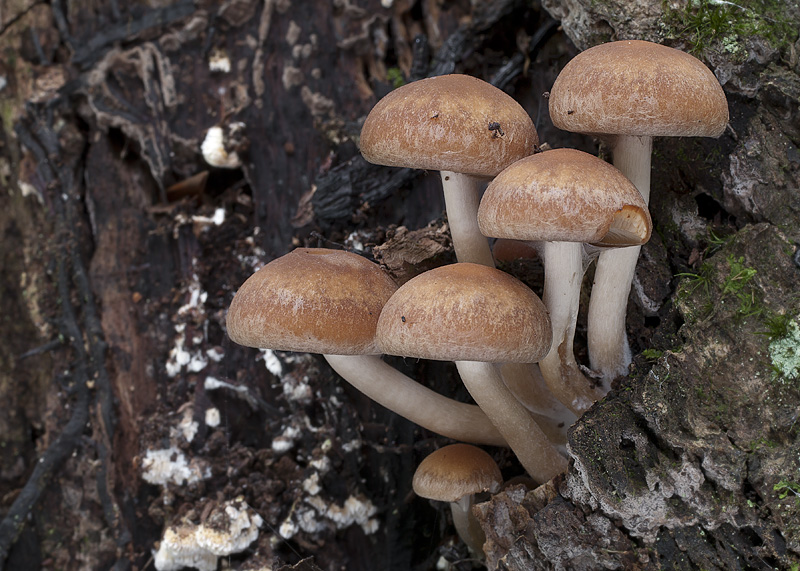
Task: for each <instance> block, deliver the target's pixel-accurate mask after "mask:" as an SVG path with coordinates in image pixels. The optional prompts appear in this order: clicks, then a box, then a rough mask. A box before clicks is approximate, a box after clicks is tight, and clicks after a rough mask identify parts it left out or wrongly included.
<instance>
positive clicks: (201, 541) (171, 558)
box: [154, 500, 263, 571]
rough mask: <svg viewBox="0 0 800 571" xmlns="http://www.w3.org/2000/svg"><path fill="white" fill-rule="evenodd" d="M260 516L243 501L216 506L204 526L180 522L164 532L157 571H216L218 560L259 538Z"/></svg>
mask: <svg viewBox="0 0 800 571" xmlns="http://www.w3.org/2000/svg"><path fill="white" fill-rule="evenodd" d="M262 524H263V520H262V519H261V516H260V515H258V514H257V513H255V512H254V511H253V510H252V509H250V507H249V506H248V505H247V504H246V503H245V502H243V501H240V500H235V501H232V502H226V503H223V504H220V505H218V506H216V507H215V508H214V509H213V510H212V511H211V513H210V514H209V516H208V518H207V519H206V520H205V522H204V523H201V524H199V525H197V524H194V523H191V522H181V523H180V524H178V525H177V526H174V527H168V528H167V529H166V530H164V537H163V538H162V540H161V544H160V546H159V548H158V551H157V552H156V553H155V555H154V563H155V567H156V569H158V571H178V570H179V569H183V568H184V567H194V568H196V569H198V570H199V571H215V570H216V569H217V559H218V558H219V557H225V556H228V555H231V554H232V553H239V552H241V551H244V550H245V549H247V548H248V547H249V546H250V545H251V544H252V543H253V542H254V541H255V540H256V539H258V533H259V528H260V527H261V525H262Z"/></svg>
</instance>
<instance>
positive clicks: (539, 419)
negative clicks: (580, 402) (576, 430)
mask: <svg viewBox="0 0 800 571" xmlns="http://www.w3.org/2000/svg"><path fill="white" fill-rule="evenodd" d="M500 375H501V376H502V377H503V380H504V381H505V383H506V387H508V390H510V391H511V392H512V394H513V395H514V396H515V397H516V398H517V400H518V401H520V402H521V403H522V404H523V405H524V406H525V408H527V409H528V410H529V411H530V413H531V414H532V415H533V416H534V419H535V420H536V424H538V425H539V426H540V427H541V429H542V431H543V432H544V433H545V434H546V435H547V439H548V440H550V442H552V443H553V445H554V446H555V447H556V448H557V449H558V451H559V452H561V453H562V454H566V444H567V429H568V428H569V427H570V426H572V425H573V424H574V423H575V421H576V420H577V419H578V417H577V416H575V414H574V413H573V412H572V411H571V410H569V409H568V408H567V407H565V406H564V405H563V404H562V402H561V401H560V400H558V399H557V398H555V397H554V396H553V393H551V392H550V389H549V388H547V384H546V383H545V381H544V378H543V377H542V373H541V372H540V370H539V366H538V365H536V364H535V363H503V365H502V366H501V367H500Z"/></svg>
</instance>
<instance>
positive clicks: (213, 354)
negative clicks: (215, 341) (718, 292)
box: [206, 347, 225, 363]
mask: <svg viewBox="0 0 800 571" xmlns="http://www.w3.org/2000/svg"><path fill="white" fill-rule="evenodd" d="M206 356H207V357H208V358H209V359H211V360H212V361H214V362H215V363H219V362H220V361H222V358H223V357H224V356H225V351H223V350H222V349H220V348H219V347H212V348H211V349H209V350H208V351H206Z"/></svg>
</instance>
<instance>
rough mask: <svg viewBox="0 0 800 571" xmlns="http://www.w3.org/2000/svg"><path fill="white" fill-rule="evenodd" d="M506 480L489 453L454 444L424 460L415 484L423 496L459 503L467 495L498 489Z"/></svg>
mask: <svg viewBox="0 0 800 571" xmlns="http://www.w3.org/2000/svg"><path fill="white" fill-rule="evenodd" d="M502 483H503V475H502V474H501V473H500V468H498V467H497V463H496V462H495V461H494V459H492V457H491V456H489V454H487V453H486V452H485V451H483V450H481V449H480V448H477V447H475V446H471V445H469V444H451V445H449V446H445V447H444V448H440V449H439V450H436V451H435V452H433V453H431V454H430V455H428V456H427V457H426V458H425V459H424V460H423V461H422V462H421V463H420V465H419V467H418V468H417V471H416V472H415V473H414V479H413V481H412V487H413V488H414V492H415V493H416V494H417V495H418V496H421V497H423V498H428V499H430V500H437V501H440V502H457V501H458V500H460V499H461V498H463V497H464V496H468V495H472V494H478V493H481V492H494V491H497V489H498V488H499V487H500V485H501V484H502Z"/></svg>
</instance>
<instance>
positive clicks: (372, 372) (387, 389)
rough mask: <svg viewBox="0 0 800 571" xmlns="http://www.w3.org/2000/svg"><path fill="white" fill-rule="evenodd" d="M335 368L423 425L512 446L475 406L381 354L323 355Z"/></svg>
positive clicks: (465, 438)
mask: <svg viewBox="0 0 800 571" xmlns="http://www.w3.org/2000/svg"><path fill="white" fill-rule="evenodd" d="M323 357H325V360H326V361H328V363H329V364H330V366H331V367H333V370H334V371H336V372H337V373H339V375H340V376H341V377H342V378H343V379H344V380H345V381H347V382H348V383H350V384H351V385H353V387H355V388H356V389H358V390H359V391H361V392H362V393H364V394H365V395H366V396H367V397H369V398H370V399H372V400H374V401H375V402H377V403H378V404H380V405H382V406H385V407H386V408H388V409H389V410H391V411H393V412H396V413H397V414H399V415H400V416H402V417H404V418H406V419H408V420H410V421H411V422H413V423H415V424H418V425H420V426H421V427H423V428H426V429H428V430H431V431H433V432H436V433H437V434H441V435H442V436H447V437H448V438H453V439H454V440H461V441H462V442H471V443H473V444H489V445H492V446H508V444H506V441H505V439H504V438H503V436H501V434H500V432H499V431H498V430H497V429H496V428H495V426H494V425H493V424H492V422H491V421H490V420H489V418H488V417H487V416H486V414H485V413H484V412H483V411H482V410H481V409H479V408H478V407H477V406H475V405H471V404H466V403H463V402H458V401H455V400H453V399H450V398H447V397H444V396H442V395H440V394H439V393H437V392H434V391H432V390H430V389H428V388H427V387H424V386H422V385H421V384H419V383H417V382H416V381H414V380H412V379H410V378H408V377H407V376H406V375H404V374H403V373H401V372H400V371H398V370H397V369H395V368H394V367H392V366H391V365H389V364H388V363H386V362H384V361H383V360H381V358H380V357H379V356H378V355H323Z"/></svg>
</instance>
